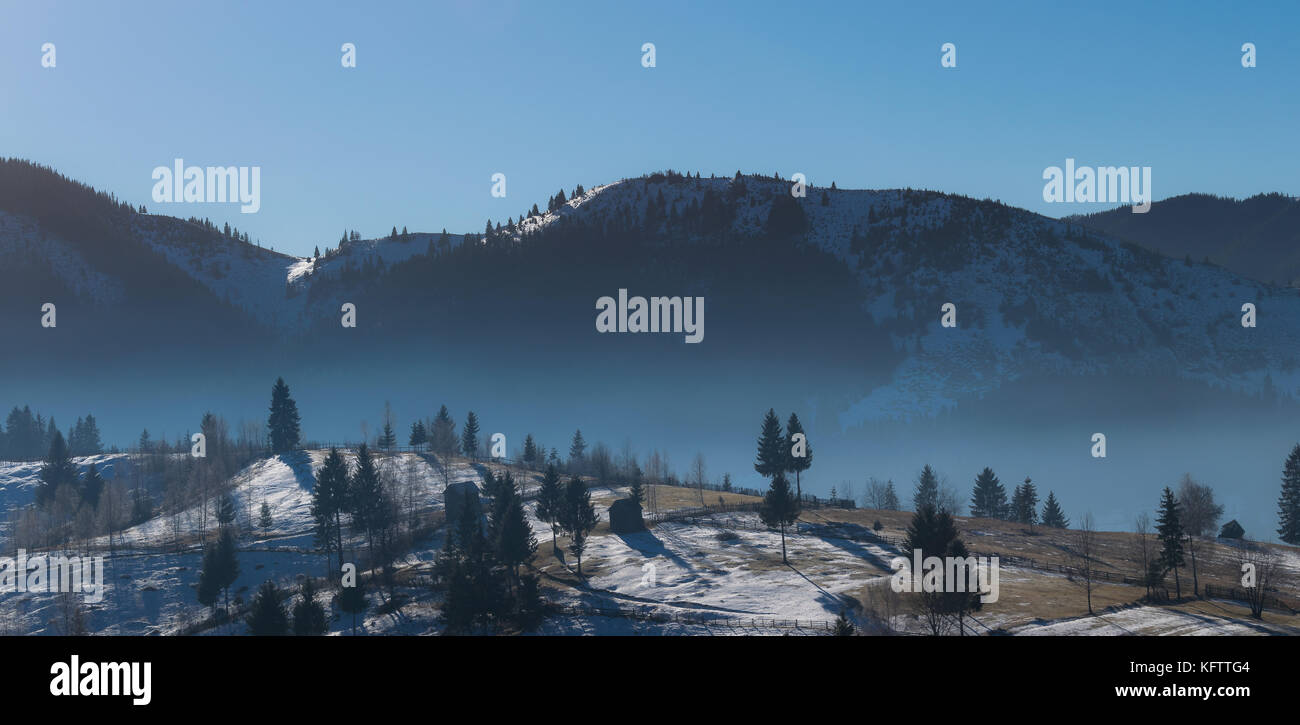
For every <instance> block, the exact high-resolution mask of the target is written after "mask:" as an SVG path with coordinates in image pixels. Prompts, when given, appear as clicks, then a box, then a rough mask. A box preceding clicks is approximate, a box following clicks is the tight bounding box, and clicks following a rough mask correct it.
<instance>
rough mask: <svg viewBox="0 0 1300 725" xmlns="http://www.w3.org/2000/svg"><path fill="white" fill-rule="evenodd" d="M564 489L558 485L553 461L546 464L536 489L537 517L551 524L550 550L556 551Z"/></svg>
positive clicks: (558, 481) (556, 471)
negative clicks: (540, 481) (540, 483)
mask: <svg viewBox="0 0 1300 725" xmlns="http://www.w3.org/2000/svg"><path fill="white" fill-rule="evenodd" d="M563 507H564V489H563V487H562V486H561V485H560V471H559V469H558V468H557V467H556V465H555V463H554V462H552V463H549V464H547V466H546V473H544V474H542V485H541V487H540V488H538V490H537V512H536V513H537V518H538V519H539V520H541V521H545V522H546V523H548V524H550V525H551V550H552V551H554V552H556V553H558V552H559V550H560V549H559V544H558V543H557V542H558V534H559V529H560V527H561V525H560V522H561V520H562V518H563V514H562V511H563Z"/></svg>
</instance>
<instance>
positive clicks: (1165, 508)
mask: <svg viewBox="0 0 1300 725" xmlns="http://www.w3.org/2000/svg"><path fill="white" fill-rule="evenodd" d="M1156 534H1157V536H1158V537H1159V538H1160V565H1161V567H1163V568H1164V570H1165V571H1170V570H1173V572H1174V591H1175V593H1176V596H1177V597H1178V598H1180V599H1181V598H1182V596H1183V588H1182V584H1181V582H1180V581H1179V579H1178V568H1179V567H1181V566H1182V565H1183V524H1182V521H1181V519H1180V518H1179V511H1178V499H1176V498H1174V492H1173V491H1172V490H1170V488H1169V487H1168V486H1165V491H1164V494H1162V496H1161V498H1160V512H1159V513H1158V514H1157V515H1156Z"/></svg>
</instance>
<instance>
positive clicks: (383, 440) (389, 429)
mask: <svg viewBox="0 0 1300 725" xmlns="http://www.w3.org/2000/svg"><path fill="white" fill-rule="evenodd" d="M396 445H397V433H395V432H394V431H393V424H392V423H384V432H383V433H380V434H379V447H380V448H382V449H383V450H385V451H391V450H393V447H394V446H396Z"/></svg>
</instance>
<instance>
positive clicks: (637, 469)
mask: <svg viewBox="0 0 1300 725" xmlns="http://www.w3.org/2000/svg"><path fill="white" fill-rule="evenodd" d="M631 476H632V481H631V483H629V484H628V487H627V496H628V498H630V499H632V500H633V501H636V505H637V506H641V505H643V504H644V503H645V483H644V481H643V479H644V477H645V474H644V473H643V472H642V471H641V464H639V463H637V462H636V461H632V473H631ZM722 490H724V491H730V490H731V475H730V474H726V475H724V476H723V477H722Z"/></svg>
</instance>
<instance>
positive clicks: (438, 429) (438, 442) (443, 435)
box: [429, 405, 477, 464]
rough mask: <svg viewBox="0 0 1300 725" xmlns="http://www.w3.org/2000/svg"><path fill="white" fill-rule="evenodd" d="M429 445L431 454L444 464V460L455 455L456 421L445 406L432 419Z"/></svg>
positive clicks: (456, 446)
mask: <svg viewBox="0 0 1300 725" xmlns="http://www.w3.org/2000/svg"><path fill="white" fill-rule="evenodd" d="M476 435H477V434H476ZM429 444H430V446H431V447H432V448H433V452H434V453H436V454H438V456H440V457H441V458H443V459H444V460H443V463H444V464H445V463H447V461H446V459H449V458H451V457H452V456H454V455H456V451H457V448H458V446H459V444H458V442H457V440H456V421H454V420H452V418H451V413H450V412H448V411H447V406H445V405H444V406H442V407H441V408H440V409H439V410H438V415H437V417H435V418H434V419H433V430H432V431H431V433H430V436H429Z"/></svg>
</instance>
